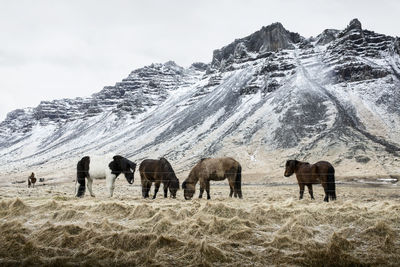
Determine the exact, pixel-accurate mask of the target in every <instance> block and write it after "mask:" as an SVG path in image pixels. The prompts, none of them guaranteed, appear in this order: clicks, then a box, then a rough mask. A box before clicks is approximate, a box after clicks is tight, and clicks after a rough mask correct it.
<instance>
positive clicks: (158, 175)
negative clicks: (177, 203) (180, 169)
mask: <svg viewBox="0 0 400 267" xmlns="http://www.w3.org/2000/svg"><path fill="white" fill-rule="evenodd" d="M139 172H140V178H141V181H142V195H143V197H144V198H148V197H149V191H150V187H151V184H152V183H153V182H154V186H155V187H154V195H153V199H155V198H156V197H157V192H158V189H159V188H160V184H161V183H163V184H164V197H167V194H168V189H169V193H170V196H171V197H173V198H176V191H178V189H179V180H178V178H176V175H175V172H174V170H173V169H172V166H171V164H170V163H169V162H168V160H166V159H165V158H160V159H159V160H156V159H145V160H143V161H142V163H140V166H139Z"/></svg>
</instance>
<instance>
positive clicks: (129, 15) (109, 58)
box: [0, 0, 400, 121]
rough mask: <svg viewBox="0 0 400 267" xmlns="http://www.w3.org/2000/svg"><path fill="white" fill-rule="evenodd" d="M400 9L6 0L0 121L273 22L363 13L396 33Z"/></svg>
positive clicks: (333, 24)
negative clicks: (46, 101)
mask: <svg viewBox="0 0 400 267" xmlns="http://www.w3.org/2000/svg"><path fill="white" fill-rule="evenodd" d="M399 14H400V1H398V0H380V1H371V0H356V1H354V0H352V1H350V0H338V1H336V0H335V1H333V0H330V1H322V0H320V1H318V0H313V1H300V0H298V1H297V0H280V1H278V0H277V1H262V0H260V1H256V0H243V1H239V0H231V1H228V0H220V1H218V0H210V1H204V0H203V1H199V0H194V1H191V0H180V1H178V0H159V1H156V0H143V1H134V0H131V1H118V0H110V1H100V0H93V1H92V0H88V1H85V0H76V1H74V0H63V1H61V0H60V1H57V0H48V1H43V0H35V1H33V0H26V1H20V0H10V1H8V0H0V121H2V120H3V119H4V118H5V116H6V114H7V113H8V112H9V111H11V110H13V109H16V108H24V107H28V106H29V107H33V106H36V105H38V104H39V103H40V101H41V100H52V99H58V98H73V97H77V96H90V95H91V94H92V93H94V92H97V91H99V90H101V89H102V88H103V86H105V85H114V84H115V82H118V81H120V80H121V79H123V78H125V77H126V76H127V75H128V74H129V73H130V72H131V71H132V70H134V69H136V68H140V67H142V66H145V65H149V64H151V63H153V62H165V61H168V60H174V61H175V62H176V63H177V64H179V65H182V66H189V65H190V64H191V63H193V62H197V61H202V62H210V61H211V56H212V51H213V50H214V49H217V48H220V47H222V46H224V45H227V44H229V43H230V42H231V41H233V40H234V39H236V38H240V37H244V36H246V35H249V34H251V33H253V32H254V31H256V30H259V29H260V28H261V27H262V26H266V25H269V24H271V23H273V22H277V21H279V22H281V23H282V24H283V25H284V27H285V28H286V29H288V30H290V31H294V32H298V33H300V34H301V35H302V36H304V37H310V36H315V35H317V34H319V33H320V32H322V31H323V30H324V29H326V28H337V29H343V28H345V27H346V25H347V24H348V22H349V21H350V20H351V19H352V18H356V17H357V18H358V19H359V20H360V21H361V23H362V24H363V28H366V29H369V30H373V31H376V32H379V33H384V34H388V35H392V36H399V35H400V28H399V23H400V20H399Z"/></svg>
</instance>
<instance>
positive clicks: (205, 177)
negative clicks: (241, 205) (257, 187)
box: [182, 158, 242, 200]
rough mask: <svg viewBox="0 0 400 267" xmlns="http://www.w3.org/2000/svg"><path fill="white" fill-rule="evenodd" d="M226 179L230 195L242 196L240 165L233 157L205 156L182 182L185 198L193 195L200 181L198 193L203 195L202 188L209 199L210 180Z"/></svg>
mask: <svg viewBox="0 0 400 267" xmlns="http://www.w3.org/2000/svg"><path fill="white" fill-rule="evenodd" d="M224 179H228V182H229V186H230V189H231V191H230V194H229V196H230V197H232V194H233V193H234V195H235V197H239V198H242V189H241V184H242V181H241V180H242V167H241V166H240V164H239V162H237V161H236V160H234V159H233V158H215V159H212V158H206V159H202V160H200V162H199V163H197V164H196V165H195V166H194V167H193V169H192V170H191V171H190V173H189V177H188V178H187V179H186V180H185V181H184V182H183V184H182V188H183V189H184V196H185V199H186V200H188V199H191V198H192V197H193V195H194V192H195V189H196V184H197V182H198V181H200V195H199V198H202V197H203V192H204V189H205V190H206V192H207V199H210V198H211V197H210V181H211V180H213V181H221V180H224Z"/></svg>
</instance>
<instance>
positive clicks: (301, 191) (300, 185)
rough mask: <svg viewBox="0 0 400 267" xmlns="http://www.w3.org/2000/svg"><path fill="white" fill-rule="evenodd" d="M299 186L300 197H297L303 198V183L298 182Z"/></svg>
mask: <svg viewBox="0 0 400 267" xmlns="http://www.w3.org/2000/svg"><path fill="white" fill-rule="evenodd" d="M299 187H300V198H299V199H303V194H304V184H303V183H299Z"/></svg>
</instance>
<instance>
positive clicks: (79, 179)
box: [75, 169, 86, 197]
mask: <svg viewBox="0 0 400 267" xmlns="http://www.w3.org/2000/svg"><path fill="white" fill-rule="evenodd" d="M79 172H80V170H79V169H78V175H77V176H76V182H75V193H76V195H75V196H76V197H83V196H84V195H85V189H86V186H85V183H86V175H85V174H83V173H79Z"/></svg>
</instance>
